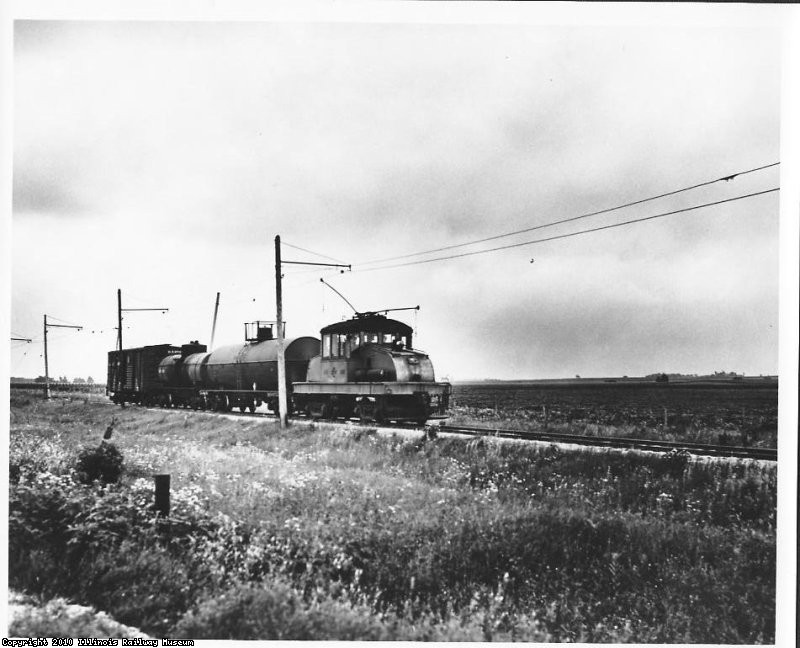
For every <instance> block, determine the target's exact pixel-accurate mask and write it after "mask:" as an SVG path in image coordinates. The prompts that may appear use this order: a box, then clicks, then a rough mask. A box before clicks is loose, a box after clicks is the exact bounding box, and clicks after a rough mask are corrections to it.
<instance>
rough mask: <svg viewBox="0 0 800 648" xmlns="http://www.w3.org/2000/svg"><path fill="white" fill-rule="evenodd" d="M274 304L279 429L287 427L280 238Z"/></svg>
mask: <svg viewBox="0 0 800 648" xmlns="http://www.w3.org/2000/svg"><path fill="white" fill-rule="evenodd" d="M275 302H276V304H275V305H276V313H277V314H276V320H277V321H276V325H277V327H278V418H279V420H280V426H281V428H285V427H287V425H288V420H287V411H286V406H287V398H286V356H285V355H284V352H283V351H284V349H283V288H282V286H281V237H280V235H277V236H276V237H275Z"/></svg>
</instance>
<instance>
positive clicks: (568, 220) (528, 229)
mask: <svg viewBox="0 0 800 648" xmlns="http://www.w3.org/2000/svg"><path fill="white" fill-rule="evenodd" d="M779 164H780V162H773V163H771V164H765V165H763V166H760V167H755V168H753V169H747V170H745V171H739V172H738V173H733V174H730V175H726V176H723V177H721V178H717V179H716V180H707V181H706V182H700V183H698V184H694V185H691V186H690V187H683V188H682V189H676V190H675V191H668V192H666V193H662V194H659V195H657V196H651V197H649V198H642V199H641V200H634V201H632V202H628V203H625V204H624V205H618V206H617V207H609V208H607V209H601V210H599V211H594V212H590V213H588V214H581V215H580V216H572V217H571V218H563V219H561V220H557V221H553V222H550V223H544V224H542V225H534V226H532V227H526V228H525V229H521V230H515V231H513V232H507V233H505V234H496V235H495V236H488V237H486V238H482V239H476V240H474V241H468V242H466V243H455V244H453V245H445V246H442V247H439V248H432V249H430V250H424V251H422V252H413V253H410V254H401V255H398V256H393V257H387V258H385V259H374V260H372V261H364V262H362V263H359V264H354V265H357V266H364V265H373V264H376V263H386V262H387V261H397V260H398V259H408V258H410V257H415V256H421V255H423V254H433V253H434V252H444V251H445V250H453V249H456V248H460V247H466V246H468V245H477V244H478V243H486V242H488V241H495V240H497V239H501V238H506V237H509V236H516V235H517V234H525V233H527V232H533V231H534V230H539V229H544V228H546V227H553V226H555V225H561V224H563V223H571V222H572V221H576V220H580V219H582V218H589V217H590V216H599V215H600V214H607V213H609V212H612V211H617V210H618V209H625V208H626V207H633V206H634V205H641V204H642V203H646V202H651V201H653V200H658V199H659V198H666V197H667V196H674V195H676V194H679V193H683V192H686V191H691V190H692V189H698V188H700V187H706V186H708V185H712V184H716V183H717V182H723V181H726V182H727V181H730V180H733V179H734V178H736V177H737V176H741V175H747V174H748V173H755V172H756V171H763V170H764V169H769V168H771V167H774V166H778V165H779Z"/></svg>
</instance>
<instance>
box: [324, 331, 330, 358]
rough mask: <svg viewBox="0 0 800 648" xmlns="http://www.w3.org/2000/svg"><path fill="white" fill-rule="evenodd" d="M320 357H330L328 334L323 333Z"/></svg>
mask: <svg viewBox="0 0 800 648" xmlns="http://www.w3.org/2000/svg"><path fill="white" fill-rule="evenodd" d="M322 357H323V358H330V357H331V336H330V335H323V336H322Z"/></svg>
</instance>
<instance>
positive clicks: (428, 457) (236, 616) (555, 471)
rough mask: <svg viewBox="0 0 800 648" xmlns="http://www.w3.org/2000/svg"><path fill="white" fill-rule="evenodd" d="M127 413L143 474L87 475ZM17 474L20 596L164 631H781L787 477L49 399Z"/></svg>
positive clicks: (360, 634) (767, 469)
mask: <svg viewBox="0 0 800 648" xmlns="http://www.w3.org/2000/svg"><path fill="white" fill-rule="evenodd" d="M112 414H113V415H115V416H116V418H117V423H116V425H115V429H114V435H113V438H112V442H113V443H114V444H115V445H116V446H117V448H118V449H119V450H120V451H121V453H122V454H123V456H124V458H125V471H124V472H123V476H122V479H121V481H120V483H119V484H117V485H110V486H106V487H102V486H100V485H99V484H95V485H93V486H88V485H84V484H80V483H78V482H76V481H75V479H74V474H73V473H72V468H73V466H74V462H75V457H76V456H77V455H78V453H79V451H80V449H81V448H84V447H86V446H96V445H97V444H98V443H99V441H100V438H101V437H102V433H103V431H104V430H105V428H106V426H107V425H108V423H109V422H110V420H111V417H112ZM10 462H11V484H10V499H9V502H10V506H9V511H10V520H9V534H10V538H9V551H10V565H9V567H10V569H9V583H10V586H11V587H12V588H14V589H18V590H22V591H25V592H27V593H29V594H36V595H40V596H42V597H44V598H49V597H53V596H64V597H68V598H70V599H71V600H74V601H75V602H78V603H82V604H88V605H93V606H95V607H96V608H98V609H101V610H104V611H106V612H108V613H109V614H111V615H112V616H113V617H114V618H115V619H116V620H117V621H120V622H122V623H125V624H128V625H132V626H136V627H139V628H141V629H142V630H143V631H145V632H147V633H149V634H152V635H155V636H173V637H177V636H186V637H194V638H203V637H217V638H241V639H246V638H262V639H277V638H282V639H417V640H419V639H440V640H456V639H458V640H481V639H496V640H528V641H569V640H580V641H604V642H621V641H640V642H653V641H656V642H681V643H689V642H703V643H755V642H770V641H771V640H772V639H773V638H774V610H775V595H774V588H775V505H776V469H775V468H774V466H770V465H762V464H758V463H755V462H734V463H725V462H718V461H708V462H687V461H686V458H685V457H681V456H672V457H658V456H643V455H641V454H635V453H628V454H619V453H612V452H607V451H603V452H593V451H580V452H574V453H572V452H570V453H567V452H558V451H557V450H555V449H552V448H549V447H544V448H542V447H535V446H531V445H522V444H518V443H507V442H499V441H496V440H468V439H462V438H439V439H435V440H425V439H422V438H418V437H415V438H407V437H402V436H394V435H387V436H384V435H379V434H375V433H374V431H372V430H369V429H364V428H353V429H350V430H346V431H345V430H341V429H338V430H331V429H329V428H326V427H325V426H317V427H306V426H296V427H295V428H293V429H292V430H290V431H287V432H281V431H279V430H277V429H276V428H275V424H274V422H272V421H263V420H246V419H237V420H228V419H219V418H213V417H212V416H210V415H203V414H198V413H191V412H188V413H187V412H183V411H165V412H148V411H145V410H142V409H137V408H127V409H119V408H112V407H108V406H105V405H103V404H101V403H100V402H99V401H98V399H96V398H95V397H91V398H89V399H88V400H86V401H84V399H79V400H73V401H71V402H64V401H61V402H59V401H54V402H50V403H46V402H43V401H41V400H39V399H36V398H33V397H30V396H12V408H11V441H10ZM156 472H168V473H170V474H171V475H172V482H173V511H172V515H171V517H170V519H169V520H160V521H159V520H155V519H154V515H153V513H152V512H151V510H150V509H149V503H150V502H151V501H152V479H151V477H150V476H151V475H152V474H153V473H156Z"/></svg>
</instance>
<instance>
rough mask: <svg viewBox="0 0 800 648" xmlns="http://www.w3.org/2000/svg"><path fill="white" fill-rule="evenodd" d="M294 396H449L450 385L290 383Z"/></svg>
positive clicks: (415, 383) (427, 383) (425, 383)
mask: <svg viewBox="0 0 800 648" xmlns="http://www.w3.org/2000/svg"><path fill="white" fill-rule="evenodd" d="M292 388H293V389H294V393H295V394H309V395H311V394H336V395H342V396H344V395H350V396H384V395H386V396H388V395H391V396H413V395H414V394H417V393H419V392H427V393H428V394H439V395H444V394H449V393H450V383H437V382H350V383H317V382H302V383H292Z"/></svg>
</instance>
